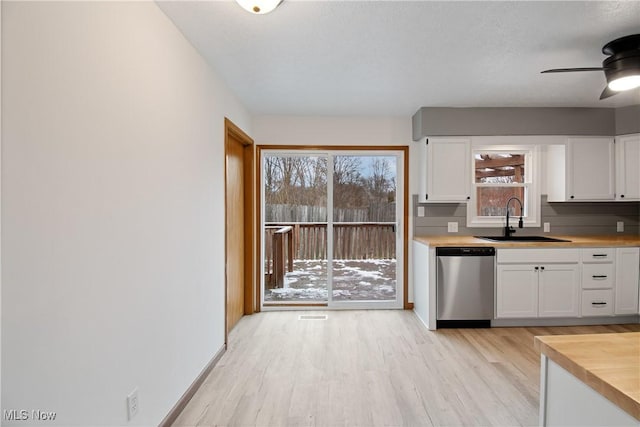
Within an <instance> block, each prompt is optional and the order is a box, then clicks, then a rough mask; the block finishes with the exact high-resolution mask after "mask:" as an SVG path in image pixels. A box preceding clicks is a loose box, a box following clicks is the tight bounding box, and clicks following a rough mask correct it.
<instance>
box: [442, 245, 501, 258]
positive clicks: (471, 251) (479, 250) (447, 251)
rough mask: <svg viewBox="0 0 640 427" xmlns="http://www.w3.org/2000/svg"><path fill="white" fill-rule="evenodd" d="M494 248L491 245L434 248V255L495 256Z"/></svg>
mask: <svg viewBox="0 0 640 427" xmlns="http://www.w3.org/2000/svg"><path fill="white" fill-rule="evenodd" d="M495 254H496V249H495V248H491V247H485V246H482V247H456V248H436V256H495Z"/></svg>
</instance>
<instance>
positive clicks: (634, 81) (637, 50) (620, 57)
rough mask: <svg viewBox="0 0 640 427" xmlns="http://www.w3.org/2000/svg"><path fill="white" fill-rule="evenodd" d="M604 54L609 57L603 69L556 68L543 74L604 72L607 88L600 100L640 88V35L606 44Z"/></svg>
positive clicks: (603, 48)
mask: <svg viewBox="0 0 640 427" xmlns="http://www.w3.org/2000/svg"><path fill="white" fill-rule="evenodd" d="M602 53H603V54H605V55H609V56H608V57H607V58H606V59H605V60H604V61H602V67H585V68H554V69H551V70H544V71H542V73H571V72H575V71H604V76H605V78H606V79H607V87H605V88H604V90H603V91H602V94H601V95H600V99H605V98H609V97H610V96H613V95H615V94H616V93H618V92H621V91H625V90H629V89H634V88H637V87H640V34H632V35H630V36H625V37H620V38H619V39H615V40H613V41H610V42H609V43H607V44H605V45H604V46H603V47H602Z"/></svg>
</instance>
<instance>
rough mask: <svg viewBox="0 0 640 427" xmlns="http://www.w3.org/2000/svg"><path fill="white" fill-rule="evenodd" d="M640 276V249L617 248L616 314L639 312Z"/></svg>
mask: <svg viewBox="0 0 640 427" xmlns="http://www.w3.org/2000/svg"><path fill="white" fill-rule="evenodd" d="M639 277H640V249H639V248H618V249H616V296H615V304H614V307H615V308H614V310H615V314H636V313H637V312H638V286H639V285H638V280H639Z"/></svg>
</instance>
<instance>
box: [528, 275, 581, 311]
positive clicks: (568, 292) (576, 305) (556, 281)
mask: <svg viewBox="0 0 640 427" xmlns="http://www.w3.org/2000/svg"><path fill="white" fill-rule="evenodd" d="M538 293H539V303H538V304H539V305H538V316H539V317H578V316H580V269H579V268H578V265H577V264H549V265H543V266H540V270H539V272H538Z"/></svg>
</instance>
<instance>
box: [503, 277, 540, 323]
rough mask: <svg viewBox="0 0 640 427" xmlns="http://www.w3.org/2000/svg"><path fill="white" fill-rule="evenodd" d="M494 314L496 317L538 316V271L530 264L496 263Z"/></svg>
mask: <svg viewBox="0 0 640 427" xmlns="http://www.w3.org/2000/svg"><path fill="white" fill-rule="evenodd" d="M496 272H497V277H496V287H497V292H496V315H497V317H498V318H503V319H506V318H519V317H521V318H527V317H537V316H538V271H537V270H534V266H533V265H530V264H524V265H517V264H516V265H498V267H497V269H496Z"/></svg>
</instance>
